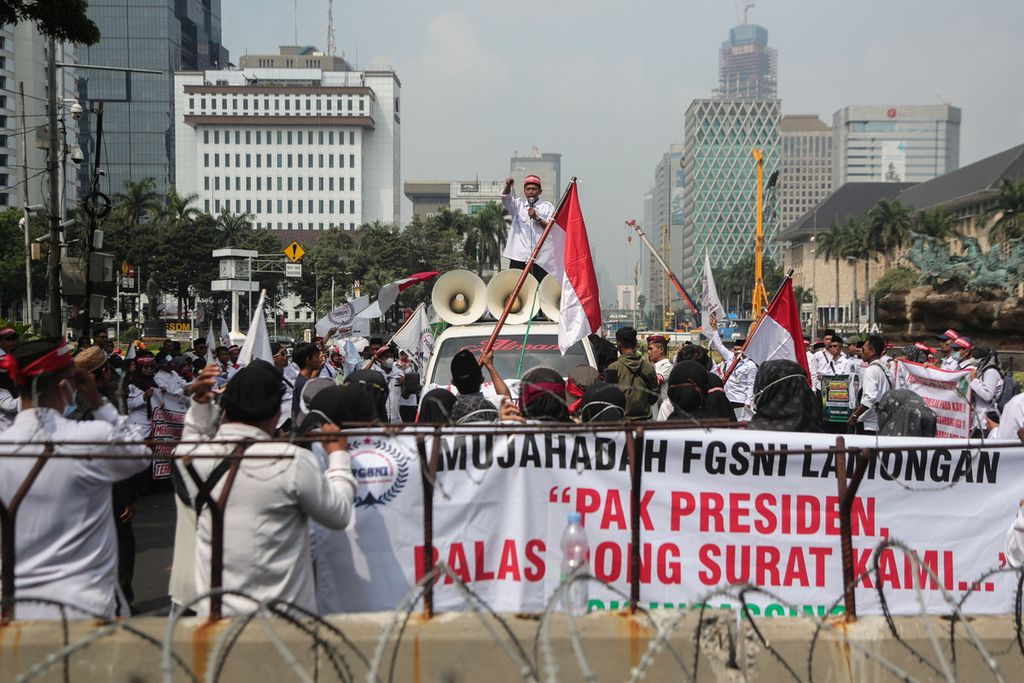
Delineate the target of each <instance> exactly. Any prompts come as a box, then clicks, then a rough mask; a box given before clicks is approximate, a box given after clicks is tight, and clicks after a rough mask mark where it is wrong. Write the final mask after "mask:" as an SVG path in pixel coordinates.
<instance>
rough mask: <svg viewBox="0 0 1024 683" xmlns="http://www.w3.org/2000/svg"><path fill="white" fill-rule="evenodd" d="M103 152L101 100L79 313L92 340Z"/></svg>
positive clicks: (97, 119) (86, 207)
mask: <svg viewBox="0 0 1024 683" xmlns="http://www.w3.org/2000/svg"><path fill="white" fill-rule="evenodd" d="M102 151H103V100H100V101H99V103H98V106H97V107H96V155H95V156H96V163H95V164H93V171H92V187H90V188H89V195H88V196H87V197H86V201H85V212H86V213H87V214H89V226H88V227H87V228H86V231H85V263H84V266H83V270H84V273H85V305H84V306H83V307H82V310H81V311H80V312H79V314H78V315H79V316H80V317H81V320H82V335H81V336H83V337H88V338H89V340H90V341H91V340H92V328H91V321H90V319H89V316H90V313H92V310H91V309H92V249H93V244H92V242H93V236H94V235H95V234H96V219H97V218H98V217H99V216H98V215H97V212H98V211H99V209H98V206H97V204H96V196H97V195H98V194H99V191H100V153H101V152H102Z"/></svg>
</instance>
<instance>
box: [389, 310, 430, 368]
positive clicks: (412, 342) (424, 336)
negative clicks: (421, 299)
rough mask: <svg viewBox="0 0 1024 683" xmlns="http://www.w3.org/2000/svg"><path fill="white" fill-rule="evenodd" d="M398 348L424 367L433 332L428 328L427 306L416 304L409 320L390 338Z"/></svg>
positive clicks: (428, 354) (428, 355)
mask: <svg viewBox="0 0 1024 683" xmlns="http://www.w3.org/2000/svg"><path fill="white" fill-rule="evenodd" d="M392 341H393V342H394V343H395V346H397V347H398V348H399V349H400V350H402V351H405V352H406V353H408V354H409V357H410V358H412V359H413V360H415V361H416V364H417V365H419V366H420V367H425V366H426V363H427V359H429V358H430V352H431V350H432V349H433V348H434V333H433V332H432V331H431V329H430V319H429V318H428V317H427V307H426V306H425V305H424V304H420V305H419V306H417V308H416V310H415V311H413V314H412V317H410V318H409V322H408V323H407V324H406V325H405V326H404V327H403V328H402V329H400V330H399V331H398V333H397V334H396V335H395V336H394V337H393V338H392Z"/></svg>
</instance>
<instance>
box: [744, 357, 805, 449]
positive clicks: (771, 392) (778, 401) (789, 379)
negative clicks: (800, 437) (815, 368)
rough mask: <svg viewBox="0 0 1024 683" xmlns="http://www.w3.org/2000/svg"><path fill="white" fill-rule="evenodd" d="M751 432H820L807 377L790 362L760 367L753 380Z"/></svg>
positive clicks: (782, 361) (773, 363) (796, 365)
mask: <svg viewBox="0 0 1024 683" xmlns="http://www.w3.org/2000/svg"><path fill="white" fill-rule="evenodd" d="M750 428H751V429H764V430H768V431H774V432H817V431H821V411H820V408H819V407H818V402H817V401H816V400H814V393H813V392H812V391H811V387H810V385H809V384H808V382H807V373H806V372H805V371H804V369H803V368H802V367H800V365H798V364H797V363H795V362H794V361H791V360H781V359H779V360H770V361H766V362H764V363H762V364H761V367H759V368H758V369H757V375H756V376H755V377H754V417H753V418H752V419H751V420H750Z"/></svg>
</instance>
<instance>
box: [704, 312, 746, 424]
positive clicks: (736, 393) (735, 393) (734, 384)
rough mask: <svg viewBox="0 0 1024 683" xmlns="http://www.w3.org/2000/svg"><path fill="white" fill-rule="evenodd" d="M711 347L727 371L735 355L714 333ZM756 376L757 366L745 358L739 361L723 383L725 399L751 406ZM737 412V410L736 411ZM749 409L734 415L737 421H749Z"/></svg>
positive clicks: (716, 333)
mask: <svg viewBox="0 0 1024 683" xmlns="http://www.w3.org/2000/svg"><path fill="white" fill-rule="evenodd" d="M711 345H712V346H714V347H715V350H716V351H718V353H719V355H721V356H722V361H723V362H724V364H725V370H728V369H729V366H730V365H731V364H732V361H733V359H734V358H736V354H734V353H733V352H732V351H730V350H729V349H727V348H726V347H725V344H723V343H722V338H721V337H719V336H718V332H717V331H716V332H715V333H714V334H712V335H711ZM756 376H757V365H756V364H755V363H754V361H752V360H750V359H749V358H747V357H743V358H741V359H740V362H739V363H737V364H736V368H735V369H734V370H733V371H732V374H731V375H729V379H728V380H727V381H726V382H725V397H726V398H727V399H729V402H730V403H742V404H743V405H745V406H752V405H753V404H754V378H755V377H756ZM737 410H738V409H737ZM750 416H751V414H750V412H749V408H746V409H744V413H743V415H739V414H737V415H736V418H737V419H750Z"/></svg>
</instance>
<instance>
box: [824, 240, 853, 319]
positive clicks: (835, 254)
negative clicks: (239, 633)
mask: <svg viewBox="0 0 1024 683" xmlns="http://www.w3.org/2000/svg"><path fill="white" fill-rule="evenodd" d="M817 242H818V246H819V248H820V249H821V252H822V254H823V255H824V256H825V263H828V262H829V261H835V264H836V276H835V285H836V305H835V309H833V310H834V319H833V321H832V322H835V321H836V320H835V318H838V311H839V264H840V262H841V261H842V260H843V259H844V258H846V246H847V245H846V243H847V236H846V231H845V230H844V229H843V226H841V225H840V224H839V222H838V221H835V220H833V221H832V225H831V226H829V229H828V231H827V232H823V233H822V234H821V235H820V236H819V237H817Z"/></svg>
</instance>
